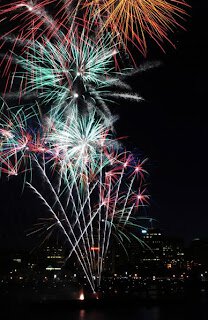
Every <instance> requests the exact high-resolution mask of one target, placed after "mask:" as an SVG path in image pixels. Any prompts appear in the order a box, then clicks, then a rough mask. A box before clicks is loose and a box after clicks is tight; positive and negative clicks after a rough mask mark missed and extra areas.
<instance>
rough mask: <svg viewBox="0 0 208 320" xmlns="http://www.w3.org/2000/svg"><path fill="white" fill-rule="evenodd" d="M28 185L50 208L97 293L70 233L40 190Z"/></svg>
mask: <svg viewBox="0 0 208 320" xmlns="http://www.w3.org/2000/svg"><path fill="white" fill-rule="evenodd" d="M27 185H28V186H29V187H30V189H31V190H32V191H33V192H34V193H35V194H36V195H37V196H38V197H39V198H40V199H41V201H42V202H43V203H44V205H45V206H46V207H47V208H48V210H49V211H50V212H51V214H52V215H53V217H54V218H55V220H56V221H57V224H58V226H60V227H61V229H62V231H63V234H64V235H65V236H66V238H67V240H68V241H69V243H70V245H71V246H72V247H73V251H74V252H75V254H76V256H77V259H78V261H79V263H80V265H81V267H82V269H83V271H84V273H85V275H86V278H87V280H88V282H89V284H90V286H91V288H92V290H93V292H95V291H94V285H93V282H92V280H91V279H90V278H89V275H88V272H87V270H86V268H85V266H84V264H83V262H82V260H81V256H80V254H78V252H77V250H76V247H77V243H76V246H74V245H73V243H72V241H71V239H70V237H69V235H68V233H67V232H66V230H65V228H64V226H63V224H62V222H61V220H60V219H59V218H58V216H57V215H56V213H55V212H54V211H53V210H52V208H51V207H50V205H49V204H48V203H47V201H46V200H45V199H44V198H43V196H42V195H41V194H40V193H39V192H38V190H37V189H36V188H34V187H33V186H32V185H31V184H30V183H29V182H27Z"/></svg>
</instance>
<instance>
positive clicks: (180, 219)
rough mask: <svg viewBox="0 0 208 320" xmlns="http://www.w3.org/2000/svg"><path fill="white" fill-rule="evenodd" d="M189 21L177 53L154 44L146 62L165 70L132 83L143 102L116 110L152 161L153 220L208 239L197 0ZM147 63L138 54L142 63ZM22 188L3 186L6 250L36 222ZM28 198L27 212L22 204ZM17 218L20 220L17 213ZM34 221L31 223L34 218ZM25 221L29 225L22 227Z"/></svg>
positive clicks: (202, 23)
mask: <svg viewBox="0 0 208 320" xmlns="http://www.w3.org/2000/svg"><path fill="white" fill-rule="evenodd" d="M194 2H195V3H193V9H192V10H190V15H191V17H190V18H188V21H187V22H186V23H184V25H186V27H187V31H186V32H184V31H179V30H178V32H177V34H175V38H176V40H177V41H176V42H177V43H176V45H177V48H176V49H174V48H172V47H170V46H166V53H162V52H161V51H159V49H156V48H155V46H153V45H152V46H151V47H150V49H149V55H148V57H147V59H149V60H158V61H160V62H161V65H160V67H157V68H155V69H152V70H150V71H147V72H145V73H142V74H140V75H135V76H134V77H133V78H132V79H131V80H129V81H130V82H131V84H132V86H133V89H134V91H136V92H140V93H141V95H142V96H143V97H144V98H145V101H144V102H142V103H140V104H138V103H135V104H133V103H131V104H129V103H128V102H123V103H122V104H121V105H119V106H117V107H113V108H114V109H113V110H112V111H113V112H115V113H117V114H119V116H120V119H119V120H118V122H117V124H116V130H117V134H118V135H121V136H123V135H127V136H128V143H129V144H130V145H131V146H132V148H134V147H135V148H137V149H138V150H140V151H141V153H142V155H143V156H144V157H147V158H149V162H148V167H147V169H148V171H149V173H150V175H149V178H148V182H149V193H150V195H151V203H150V207H149V209H148V215H149V216H151V217H153V218H155V219H157V220H158V223H157V226H160V227H161V228H162V229H163V230H164V231H165V232H166V233H168V234H171V235H176V236H180V237H183V238H184V239H185V241H186V243H189V242H190V240H191V239H192V238H195V237H208V208H207V189H208V188H207V178H206V177H207V163H208V161H207V160H208V159H207V128H208V126H207V116H206V105H207V101H206V96H207V95H206V92H207V72H206V69H207V57H208V49H207V25H206V22H207V12H208V11H207V9H208V4H207V1H206V0H197V1H194ZM139 59H141V57H140V56H138V61H139ZM16 186H17V182H12V183H8V182H4V183H2V182H1V190H2V192H1V194H0V203H1V217H2V219H1V247H4V245H6V243H10V244H11V245H12V246H13V247H15V246H19V245H21V244H22V243H23V242H24V241H25V239H26V238H25V230H24V228H25V225H26V227H29V225H30V224H31V220H32V221H33V222H34V223H35V219H34V217H35V215H36V210H37V209H36V208H35V205H34V203H33V200H32V199H29V200H28V194H27V193H26V194H25V195H24V196H23V198H22V200H21V201H19V200H18V199H19V197H20V193H21V192H20V190H18V188H16ZM24 197H25V198H27V202H28V203H29V206H28V208H25V207H22V206H21V202H23V201H24ZM12 212H13V213H14V212H15V215H14V214H12ZM31 217H32V218H31ZM22 221H25V224H24V228H23V224H22Z"/></svg>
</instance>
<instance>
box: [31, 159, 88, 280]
mask: <svg viewBox="0 0 208 320" xmlns="http://www.w3.org/2000/svg"><path fill="white" fill-rule="evenodd" d="M35 162H36V165H37V166H38V168H39V170H40V172H41V175H42V176H43V180H45V182H47V184H48V186H49V188H50V190H51V192H52V194H53V196H54V199H55V200H54V204H53V205H52V206H51V208H54V206H55V205H56V204H58V205H59V208H60V213H61V214H62V215H63V221H65V222H66V225H67V229H69V232H68V231H67V229H66V227H64V225H63V223H62V225H63V227H64V229H65V232H66V233H67V235H68V236H70V234H72V237H73V239H74V240H75V241H76V235H75V232H74V227H75V224H73V225H72V224H71V222H70V221H69V218H68V215H67V213H66V211H65V210H64V208H63V206H62V203H61V201H60V199H59V197H58V195H57V194H56V192H55V190H54V187H53V185H52V184H51V182H50V180H49V178H48V177H47V175H46V174H45V172H44V171H43V169H42V168H41V166H40V164H39V162H38V161H37V160H35ZM71 201H72V202H73V203H74V199H73V197H72V198H71ZM87 201H89V199H88V198H87ZM84 207H85V205H83V204H82V209H81V210H80V214H81V213H82V215H83V217H84V213H83V211H84ZM75 210H76V211H77V208H76V206H75ZM76 213H77V212H76ZM80 214H79V216H80ZM77 215H78V214H77ZM77 221H78V226H79V231H80V233H82V229H81V225H80V221H79V218H78V219H77ZM85 227H86V224H85ZM81 240H82V243H83V245H84V253H85V256H86V260H87V263H88V267H87V264H86V263H85V259H84V256H83V252H82V250H81V247H80V246H79V244H78V253H79V255H80V257H82V260H83V261H84V264H85V270H88V272H89V275H90V276H91V278H92V282H93V275H92V270H93V269H92V264H93V262H92V261H91V266H90V262H89V258H88V255H89V254H88V252H89V250H90V245H89V243H88V247H87V245H86V243H85V239H84V237H82V239H81ZM88 242H89V241H88ZM90 258H91V257H90Z"/></svg>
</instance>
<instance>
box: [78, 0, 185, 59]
mask: <svg viewBox="0 0 208 320" xmlns="http://www.w3.org/2000/svg"><path fill="white" fill-rule="evenodd" d="M187 6H188V5H187V4H186V3H185V1H178V0H174V1H165V0H120V1H117V0H93V1H90V2H88V1H86V2H85V4H84V7H86V8H88V13H87V16H89V17H91V18H92V17H94V16H97V17H99V18H98V19H99V20H101V21H102V23H101V24H100V28H101V30H102V32H103V30H104V29H105V30H108V29H109V28H110V29H111V31H112V34H113V35H114V36H116V37H117V38H118V39H119V42H122V43H124V44H127V42H128V41H130V42H132V43H134V44H135V45H136V46H137V47H138V49H139V50H140V51H141V52H142V54H143V55H145V54H146V52H147V40H146V35H149V36H150V37H151V38H152V39H153V40H154V41H155V42H156V43H157V44H158V45H159V46H160V47H161V48H162V45H163V41H164V40H167V41H169V42H170V43H172V42H171V40H170V39H169V37H168V35H169V33H170V32H172V31H173V30H174V29H175V28H176V27H180V28H183V26H182V24H181V22H180V21H182V20H184V16H185V15H186V10H185V9H186V7H187Z"/></svg>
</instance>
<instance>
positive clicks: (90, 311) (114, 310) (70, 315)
mask: <svg viewBox="0 0 208 320" xmlns="http://www.w3.org/2000/svg"><path fill="white" fill-rule="evenodd" d="M5 311H6V312H5V314H4V317H2V316H1V313H0V318H1V319H2V320H4V319H5V320H6V319H8V316H9V311H11V309H10V310H9V309H8V310H5ZM10 314H11V313H10ZM13 314H14V315H15V316H14V317H12V318H13V319H17V318H18V319H21V320H26V319H27V320H43V319H44V320H53V319H57V320H59V319H61V320H208V300H207V298H206V299H203V297H201V298H200V299H199V300H198V299H197V300H194V299H192V300H190V301H188V300H187V301H181V302H171V301H169V302H166V303H165V302H163V303H157V304H156V303H155V304H150V305H137V304H136V303H135V304H133V305H132V304H128V303H126V304H125V303H122V302H121V303H120V304H119V303H116V304H115V305H113V304H112V303H111V304H110V306H109V305H107V304H106V305H103V306H100V307H98V306H90V307H87V308H81V309H80V308H73V307H71V306H70V307H69V306H67V305H64V306H61V305H59V306H58V305H57V306H55V307H54V305H48V306H44V307H40V306H39V307H38V308H37V307H34V306H32V307H25V306H21V307H18V309H15V308H13Z"/></svg>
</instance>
